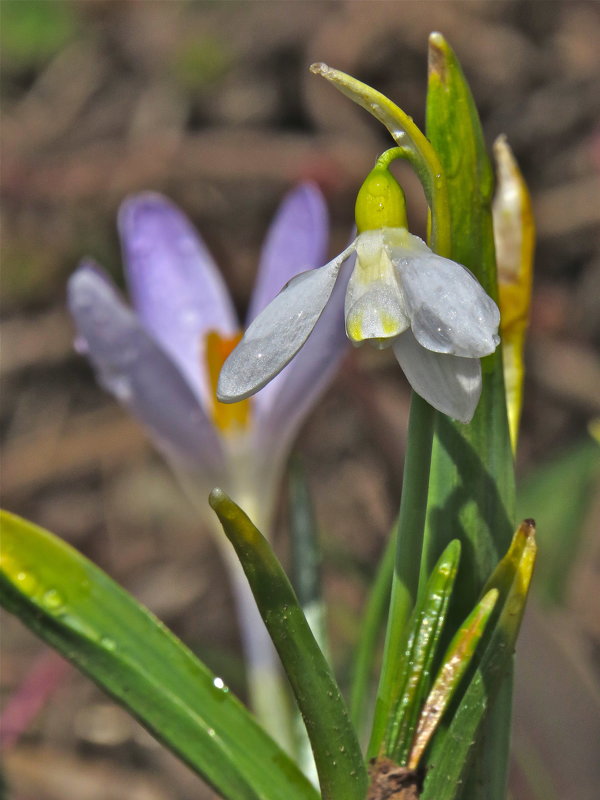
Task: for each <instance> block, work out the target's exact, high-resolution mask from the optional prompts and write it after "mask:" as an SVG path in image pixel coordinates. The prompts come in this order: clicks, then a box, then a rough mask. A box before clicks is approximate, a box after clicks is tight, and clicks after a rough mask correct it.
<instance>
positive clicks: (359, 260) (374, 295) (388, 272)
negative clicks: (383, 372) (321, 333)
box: [345, 230, 410, 344]
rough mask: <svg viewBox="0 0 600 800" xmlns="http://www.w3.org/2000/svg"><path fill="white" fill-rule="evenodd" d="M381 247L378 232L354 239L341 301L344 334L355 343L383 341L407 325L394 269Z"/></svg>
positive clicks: (408, 323)
mask: <svg viewBox="0 0 600 800" xmlns="http://www.w3.org/2000/svg"><path fill="white" fill-rule="evenodd" d="M383 244H384V243H383V234H382V231H380V230H378V231H367V232H366V233H363V234H361V235H360V236H359V237H358V240H357V250H356V265H355V267H354V270H353V272H352V275H351V277H350V281H349V283H348V290H347V292H346V302H345V317H346V333H347V335H348V338H349V339H350V341H352V342H354V343H355V344H360V343H361V342H364V341H365V340H367V339H369V340H373V339H374V340H376V343H382V342H386V340H390V339H392V338H394V337H396V336H398V334H400V333H402V331H405V330H406V329H407V328H408V327H409V325H410V321H409V318H408V315H407V314H406V309H405V305H404V299H403V297H402V291H401V288H400V285H399V283H398V277H397V274H396V270H395V269H394V265H393V264H392V262H391V260H390V257H389V255H388V252H387V250H386V249H385V247H384V246H383ZM387 343H388V344H390V343H391V342H389V341H388V342H387Z"/></svg>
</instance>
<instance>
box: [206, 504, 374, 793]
mask: <svg viewBox="0 0 600 800" xmlns="http://www.w3.org/2000/svg"><path fill="white" fill-rule="evenodd" d="M209 502H210V504H211V506H212V508H213V509H214V510H215V512H216V513H217V516H218V517H219V520H220V522H221V524H222V525H223V530H224V531H225V534H226V535H227V538H228V539H229V541H230V542H231V544H232V545H233V547H234V548H235V551H236V553H237V555H238V558H239V559H240V562H241V564H242V566H243V568H244V572H245V573H246V576H247V578H248V582H249V583H250V588H251V589H252V593H253V595H254V598H255V600H256V603H257V605H258V609H259V611H260V613H261V616H262V618H263V619H264V621H265V625H266V626H267V629H268V631H269V633H270V635H271V638H272V639H273V644H274V645H275V647H276V649H277V652H278V653H279V656H280V658H281V662H282V664H283V667H284V669H285V671H286V674H287V676H288V678H289V681H290V684H291V686H292V689H293V692H294V695H295V697H296V701H297V702H298V706H299V708H300V712H301V713H302V716H303V718H304V722H305V725H306V730H307V732H308V736H309V739H310V741H311V745H312V748H313V754H314V757H315V763H316V766H317V771H318V773H319V781H320V784H321V791H322V794H323V798H325V800H364V796H365V792H366V788H367V774H366V770H365V766H364V762H363V758H362V754H361V751H360V747H359V744H358V740H357V738H356V732H355V731H354V728H353V727H352V725H351V723H350V719H349V715H348V711H347V709H346V705H345V703H344V700H343V698H342V695H341V693H340V690H339V687H338V685H337V683H336V681H335V678H334V677H333V675H332V673H331V670H330V668H329V665H328V663H327V660H326V659H325V657H324V655H323V653H322V652H321V650H320V648H319V645H318V644H317V642H316V640H315V637H314V636H313V634H312V631H311V630H310V626H309V625H308V622H307V621H306V617H305V616H304V614H303V612H302V609H301V607H300V605H299V603H298V599H297V597H296V595H295V593H294V590H293V589H292V586H291V584H290V582H289V580H288V578H287V576H286V574H285V572H284V571H283V568H282V567H281V565H280V563H279V561H278V560H277V557H276V556H275V554H274V553H273V551H272V549H271V547H270V545H269V543H268V542H267V540H266V539H265V538H264V536H263V535H262V534H261V533H260V531H259V530H258V529H257V528H256V527H255V526H254V525H253V524H252V522H251V521H250V520H249V519H248V517H247V516H246V514H244V512H243V511H242V510H241V509H240V508H239V507H238V506H237V505H236V504H235V503H234V502H233V501H232V500H231V499H230V498H229V497H227V495H226V494H225V493H224V492H223V491H222V490H221V489H214V490H213V491H212V492H211V494H210V498H209Z"/></svg>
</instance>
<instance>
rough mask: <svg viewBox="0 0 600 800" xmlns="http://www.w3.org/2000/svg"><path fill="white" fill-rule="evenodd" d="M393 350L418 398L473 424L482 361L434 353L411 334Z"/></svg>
mask: <svg viewBox="0 0 600 800" xmlns="http://www.w3.org/2000/svg"><path fill="white" fill-rule="evenodd" d="M393 350H394V355H395V356H396V358H397V359H398V362H399V364H400V366H401V367H402V369H403V371H404V374H405V375H406V377H407V379H408V382H409V383H410V385H411V386H412V388H413V389H414V390H415V392H416V393H417V394H420V395H421V397H423V398H424V399H425V400H427V402H428V403H429V404H430V405H432V406H433V407H434V408H437V410H438V411H441V412H442V413H443V414H447V415H448V416H449V417H452V418H453V419H457V420H459V421H460V422H470V421H471V419H472V418H473V414H474V413H475V409H476V408H477V403H478V402H479V397H480V395H481V364H480V362H479V359H478V358H463V357H461V356H453V355H449V354H446V353H434V352H432V351H431V350H428V349H426V348H425V347H422V346H421V345H420V344H419V342H418V341H417V340H416V339H415V337H414V336H413V334H412V332H411V331H406V333H403V334H402V335H401V336H399V337H398V338H397V339H396V341H395V342H394V345H393Z"/></svg>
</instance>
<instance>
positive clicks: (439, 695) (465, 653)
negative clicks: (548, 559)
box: [408, 589, 498, 769]
mask: <svg viewBox="0 0 600 800" xmlns="http://www.w3.org/2000/svg"><path fill="white" fill-rule="evenodd" d="M497 599H498V589H490V591H489V592H487V594H485V595H484V597H483V599H482V601H481V602H480V603H478V604H477V605H476V606H475V608H474V609H473V611H472V612H471V613H470V614H469V616H468V617H467V619H466V620H465V621H464V623H463V625H461V627H460V629H459V630H458V631H457V633H456V634H455V636H454V638H453V639H452V641H451V642H450V645H449V647H448V650H447V651H446V653H445V655H444V657H443V659H442V665H441V667H440V669H439V671H438V674H437V676H436V678H435V681H434V682H433V686H432V687H431V691H430V692H429V695H428V697H427V700H426V701H425V703H424V705H423V708H422V710H421V713H420V715H419V722H418V725H417V730H416V732H415V737H414V740H413V744H412V747H411V751H410V755H409V758H408V767H409V769H417V767H418V766H419V761H420V760H421V758H422V756H423V753H424V752H425V749H426V747H427V745H428V744H429V742H430V741H431V738H432V736H433V734H434V733H435V730H436V728H437V726H438V725H439V722H440V720H441V718H442V716H443V715H444V712H445V711H446V709H447V708H448V705H449V703H450V701H451V700H452V698H453V696H454V694H455V692H456V690H457V688H458V685H459V683H460V681H461V679H462V677H463V675H464V674H465V672H466V670H467V668H468V666H469V664H470V663H471V659H472V658H473V655H474V653H475V648H476V647H477V645H478V644H479V640H480V639H481V637H482V635H483V633H484V631H485V628H486V625H487V623H488V620H489V618H490V614H491V613H492V611H493V610H494V606H495V605H496V601H497Z"/></svg>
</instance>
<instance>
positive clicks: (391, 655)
mask: <svg viewBox="0 0 600 800" xmlns="http://www.w3.org/2000/svg"><path fill="white" fill-rule="evenodd" d="M434 415H435V412H434V410H433V408H432V407H431V406H430V405H429V403H427V402H426V401H425V400H423V399H422V398H421V397H419V396H418V395H417V394H415V393H414V392H413V395H412V400H411V406H410V419H409V424H408V444H407V450H406V459H405V463H404V478H403V482H402V500H401V503H400V515H399V518H398V525H397V526H396V530H395V563H394V575H393V578H392V594H391V599H390V611H389V616H388V624H387V630H386V636H385V646H384V653H383V664H382V668H381V677H380V680H379V688H378V691H377V700H376V702H375V715H374V719H373V729H372V733H371V742H370V745H369V756H370V757H372V756H376V755H377V754H378V751H379V747H380V745H381V742H382V741H383V737H384V734H385V729H386V725H387V720H388V718H389V716H390V712H391V701H392V696H393V692H392V687H393V685H394V683H395V680H396V675H397V672H398V659H399V657H400V654H401V647H402V643H403V639H404V634H405V630H406V623H407V621H408V618H409V616H410V613H411V611H412V609H413V607H414V604H415V601H416V597H417V590H418V582H419V564H420V561H421V553H422V549H423V527H424V524H425V513H426V509H427V491H428V487H429V466H430V459H431V444H432V440H433V421H434Z"/></svg>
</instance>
